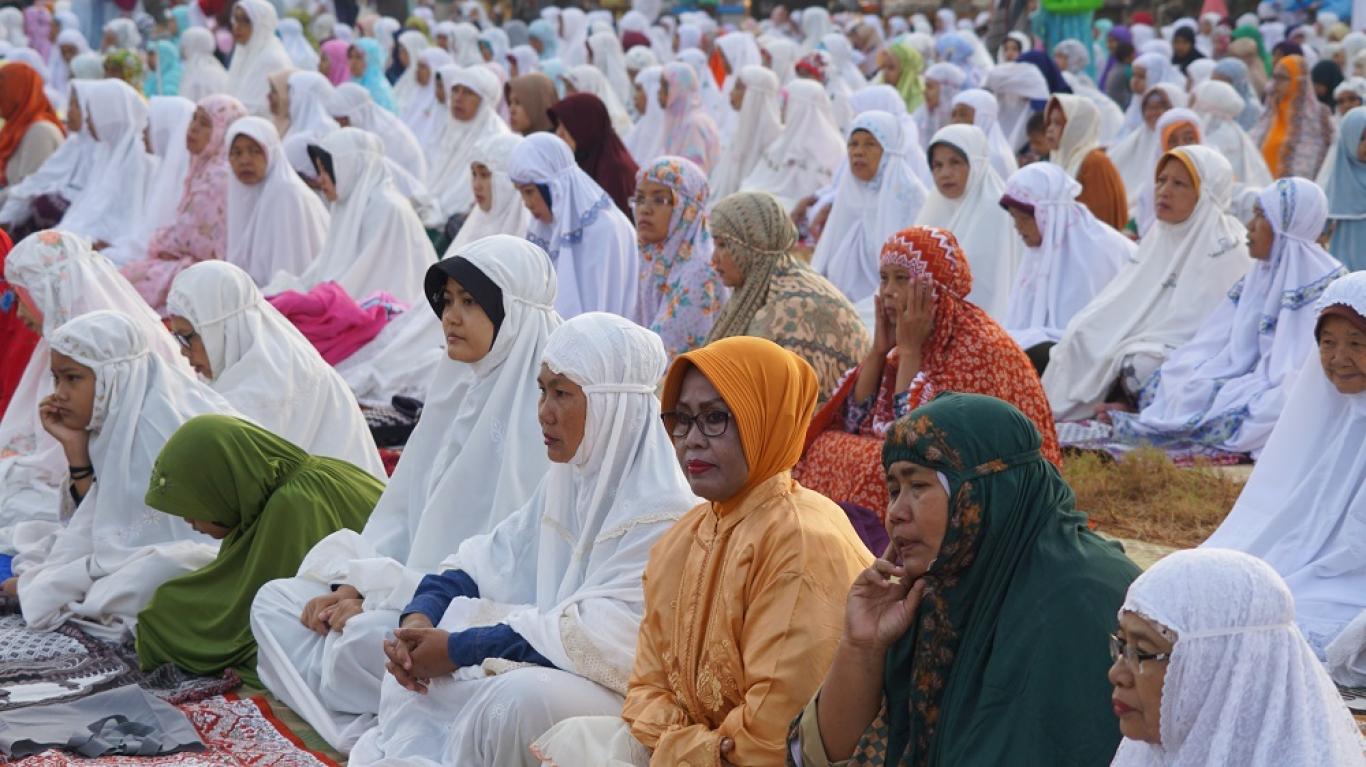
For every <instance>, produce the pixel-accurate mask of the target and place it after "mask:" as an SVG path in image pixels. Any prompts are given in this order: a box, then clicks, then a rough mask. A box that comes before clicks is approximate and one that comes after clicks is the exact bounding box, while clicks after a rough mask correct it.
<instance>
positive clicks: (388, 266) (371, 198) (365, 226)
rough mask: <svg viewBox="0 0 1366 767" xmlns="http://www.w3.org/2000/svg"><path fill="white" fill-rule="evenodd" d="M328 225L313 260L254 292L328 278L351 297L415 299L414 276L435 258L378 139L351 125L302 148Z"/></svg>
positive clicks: (303, 288) (307, 286)
mask: <svg viewBox="0 0 1366 767" xmlns="http://www.w3.org/2000/svg"><path fill="white" fill-rule="evenodd" d="M308 153H309V155H310V156H311V157H312V158H313V164H314V165H315V166H316V167H317V170H318V181H319V184H320V186H321V188H322V193H323V196H324V197H326V198H327V199H328V201H330V202H331V203H332V217H331V225H330V226H328V229H327V239H326V240H325V241H324V242H323V246H322V250H321V253H320V255H319V256H318V258H317V259H316V260H315V261H313V263H311V264H309V266H308V268H307V269H306V270H304V271H303V272H302V273H300V274H298V275H294V274H289V273H277V274H276V275H275V277H274V278H273V279H271V281H270V284H269V285H267V286H265V287H264V288H263V289H262V290H263V291H264V292H265V293H266V294H267V295H275V294H276V293H282V292H284V291H286V290H293V291H297V292H301V293H303V292H308V291H310V290H312V289H313V288H315V287H317V286H318V285H321V284H322V283H325V282H335V283H336V284H337V285H339V286H341V288H342V289H343V290H345V291H346V293H347V295H349V296H351V298H352V299H354V300H356V301H361V300H364V299H366V298H368V297H369V296H371V295H372V294H374V293H377V292H381V291H383V292H386V293H389V294H392V295H393V296H394V297H396V298H398V299H399V300H400V301H404V302H406V303H412V304H415V303H418V302H419V301H421V300H422V299H423V294H422V279H423V274H424V273H425V272H426V270H427V267H428V266H430V265H431V263H432V262H433V261H435V260H436V253H435V252H434V251H433V250H432V244H431V241H430V240H428V239H427V234H426V231H425V230H424V229H423V228H422V222H421V221H419V220H418V218H417V214H416V213H415V212H414V211H413V208H412V206H411V205H409V204H408V201H407V200H406V199H404V198H403V195H401V194H400V193H399V192H398V190H397V189H396V188H395V187H394V183H393V180H392V177H391V176H390V174H389V169H388V167H387V165H386V164H385V161H384V145H383V143H382V142H381V141H380V139H379V137H378V136H376V135H374V134H372V133H368V132H366V131H363V130H360V129H359V128H341V129H339V130H337V131H334V132H333V133H332V134H331V135H329V136H328V137H327V138H325V139H323V141H322V144H320V145H318V144H313V145H310V146H309V147H308Z"/></svg>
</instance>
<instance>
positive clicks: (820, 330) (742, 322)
mask: <svg viewBox="0 0 1366 767" xmlns="http://www.w3.org/2000/svg"><path fill="white" fill-rule="evenodd" d="M711 231H712V237H713V238H714V241H715V250H714V251H713V254H712V267H713V268H714V269H716V274H717V276H718V277H719V278H720V280H721V283H722V284H723V285H725V286H726V287H727V288H730V290H731V294H730V298H729V299H727V300H726V303H725V306H722V307H721V311H720V313H719V314H717V316H716V322H715V323H714V324H713V325H712V329H711V335H710V336H709V337H708V338H707V342H708V343H711V342H713V341H719V340H721V339H722V338H729V337H731V336H756V337H758V338H766V339H768V340H770V341H772V342H774V343H776V344H778V345H779V346H781V347H783V348H784V349H787V350H788V351H790V352H792V353H793V354H796V355H797V356H799V357H801V358H802V359H804V360H806V361H807V363H809V364H810V365H811V367H812V369H814V370H815V371H816V382H817V385H818V387H819V392H818V394H817V401H818V402H824V401H825V399H826V398H827V397H829V396H830V395H831V393H833V392H834V391H835V387H837V386H838V385H839V382H840V378H841V377H842V376H843V375H844V373H845V371H847V370H849V369H850V368H852V367H853V366H854V365H856V364H858V361H859V360H861V359H863V355H864V354H866V353H867V352H868V345H869V343H870V339H869V337H868V327H867V326H866V325H864V324H863V321H862V320H861V319H859V316H858V312H857V311H856V310H855V309H854V306H853V304H851V303H849V299H848V298H845V296H844V294H843V293H841V292H840V291H839V289H838V288H836V287H835V286H834V285H832V284H831V283H830V281H829V280H827V279H825V278H824V277H822V276H820V275H819V274H817V273H816V272H815V271H813V270H812V269H811V267H809V266H807V265H806V262H805V261H803V260H802V259H800V258H798V257H797V256H796V255H794V254H793V253H792V248H793V246H795V245H796V244H797V228H796V226H794V225H793V223H792V219H791V217H789V216H788V215H787V211H785V210H784V209H783V206H782V204H781V203H779V202H778V198H776V197H774V196H773V195H771V194H769V193H768V192H738V193H736V194H732V195H730V196H729V197H725V198H723V199H722V200H721V201H720V202H717V203H716V205H715V206H714V207H713V208H712V210H711Z"/></svg>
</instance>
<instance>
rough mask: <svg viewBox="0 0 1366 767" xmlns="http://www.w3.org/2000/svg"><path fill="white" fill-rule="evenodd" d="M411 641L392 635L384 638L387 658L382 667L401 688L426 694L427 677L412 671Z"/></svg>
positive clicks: (412, 645)
mask: <svg viewBox="0 0 1366 767" xmlns="http://www.w3.org/2000/svg"><path fill="white" fill-rule="evenodd" d="M414 646H415V644H414V642H413V641H408V640H403V639H399V638H398V637H397V636H394V637H393V638H391V639H385V640H384V657H385V658H387V659H388V660H387V661H385V663H384V668H385V670H387V671H388V672H389V673H390V674H392V675H393V677H394V679H395V680H396V681H397V682H398V683H399V685H400V686H401V687H403V689H405V690H408V691H410V692H415V693H417V694H419V695H425V694H427V684H428V683H429V682H430V681H431V680H429V679H420V678H418V676H417V675H416V674H414V673H413V653H412V651H413V647H414Z"/></svg>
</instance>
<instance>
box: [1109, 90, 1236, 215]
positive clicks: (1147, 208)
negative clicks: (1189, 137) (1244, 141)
mask: <svg viewBox="0 0 1366 767" xmlns="http://www.w3.org/2000/svg"><path fill="white" fill-rule="evenodd" d="M1181 123H1187V124H1189V125H1192V126H1194V127H1195V132H1196V137H1197V139H1198V140H1199V143H1201V144H1203V143H1204V141H1203V139H1204V136H1205V124H1204V123H1203V122H1202V121H1201V120H1200V115H1197V114H1196V113H1194V112H1192V111H1191V110H1189V109H1185V108H1182V107H1177V108H1175V109H1168V110H1167V111H1166V112H1163V113H1162V116H1161V117H1159V118H1157V124H1156V125H1154V126H1153V132H1154V133H1156V134H1157V136H1158V146H1157V152H1158V153H1157V154H1156V155H1154V156H1153V159H1152V163H1151V167H1152V170H1151V171H1150V172H1149V173H1148V178H1147V180H1145V181H1144V182H1143V187H1142V188H1141V189H1139V190H1138V201H1137V202H1135V203H1134V205H1133V206H1132V208H1131V209H1130V211H1129V214H1130V216H1131V217H1132V218H1133V219H1134V225H1135V226H1136V227H1137V228H1138V236H1139V238H1140V239H1142V237H1143V235H1145V234H1147V233H1148V230H1149V229H1151V228H1152V226H1153V222H1154V221H1156V220H1157V211H1156V200H1155V199H1154V191H1155V190H1154V188H1153V187H1154V185H1155V183H1156V179H1155V178H1154V177H1155V176H1156V175H1157V161H1158V160H1160V159H1162V150H1163V143H1162V135H1163V134H1164V133H1166V132H1167V129H1168V128H1170V127H1172V126H1173V125H1179V124H1181ZM1225 159H1227V158H1225Z"/></svg>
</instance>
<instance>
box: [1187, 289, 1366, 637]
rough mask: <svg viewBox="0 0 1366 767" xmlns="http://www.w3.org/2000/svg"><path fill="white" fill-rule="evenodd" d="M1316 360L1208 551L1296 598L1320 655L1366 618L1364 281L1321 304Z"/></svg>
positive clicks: (1302, 374)
mask: <svg viewBox="0 0 1366 767" xmlns="http://www.w3.org/2000/svg"><path fill="white" fill-rule="evenodd" d="M1318 308H1319V311H1318V322H1317V324H1316V325H1315V326H1314V340H1315V341H1316V342H1317V344H1318V356H1317V358H1314V357H1313V356H1312V355H1311V356H1310V358H1309V359H1307V360H1305V362H1304V365H1303V367H1302V368H1301V369H1300V371H1299V375H1298V376H1297V378H1296V380H1295V384H1294V386H1293V387H1292V388H1291V389H1290V392H1289V394H1288V396H1287V398H1286V403H1285V408H1284V409H1283V410H1282V411H1281V417H1280V419H1279V420H1277V422H1276V428H1275V429H1273V430H1272V432H1271V437H1270V438H1269V439H1268V440H1267V443H1266V448H1265V449H1264V450H1262V454H1261V456H1260V457H1259V459H1258V461H1257V468H1256V469H1255V470H1254V471H1253V472H1252V477H1251V478H1250V479H1248V482H1247V484H1246V485H1245V486H1244V487H1243V492H1242V494H1241V495H1239V496H1238V502H1237V503H1235V504H1234V506H1233V511H1231V512H1229V515H1228V517H1227V518H1225V519H1224V522H1223V524H1221V525H1220V526H1219V529H1218V530H1216V531H1214V534H1213V535H1211V536H1210V538H1209V540H1208V541H1205V543H1204V545H1205V546H1213V547H1218V548H1225V549H1238V550H1239V551H1245V552H1247V553H1249V554H1252V555H1254V556H1256V557H1258V558H1260V559H1262V560H1265V561H1266V562H1267V563H1268V564H1270V565H1271V566H1272V567H1274V568H1276V572H1278V573H1280V574H1281V577H1283V578H1285V581H1286V583H1287V584H1288V585H1289V586H1290V591H1291V593H1293V594H1294V595H1295V614H1296V620H1297V621H1298V623H1299V625H1300V629H1301V630H1302V631H1303V632H1304V636H1305V639H1307V640H1309V645H1310V646H1311V647H1313V648H1314V651H1315V652H1316V653H1318V654H1319V655H1320V657H1322V655H1323V653H1324V648H1325V647H1326V646H1327V645H1328V644H1329V643H1330V642H1332V641H1333V639H1334V638H1335V637H1336V636H1337V635H1338V634H1340V633H1341V632H1342V630H1343V628H1344V627H1345V626H1346V625H1347V624H1348V623H1349V622H1351V621H1352V619H1354V618H1356V617H1357V615H1358V614H1359V613H1360V612H1361V611H1362V610H1363V609H1366V561H1363V560H1362V559H1361V558H1360V557H1358V556H1356V554H1355V551H1356V547H1357V546H1359V545H1360V542H1361V540H1362V532H1361V508H1362V503H1363V500H1362V498H1363V495H1362V493H1363V490H1362V483H1361V482H1359V481H1357V478H1359V477H1361V476H1363V475H1366V465H1363V464H1366V458H1363V456H1362V453H1361V451H1360V450H1359V449H1358V445H1359V444H1360V440H1361V439H1362V438H1363V435H1366V416H1363V408H1362V404H1361V400H1362V393H1363V392H1366V354H1363V351H1362V350H1363V349H1366V318H1364V317H1366V274H1362V273H1360V272H1353V273H1352V274H1349V275H1347V276H1345V277H1342V278H1341V279H1339V280H1337V281H1336V282H1334V283H1333V284H1332V285H1330V286H1329V287H1328V290H1327V291H1325V292H1324V294H1323V297H1322V298H1320V299H1319V303H1318Z"/></svg>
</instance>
